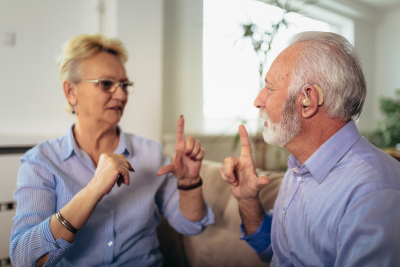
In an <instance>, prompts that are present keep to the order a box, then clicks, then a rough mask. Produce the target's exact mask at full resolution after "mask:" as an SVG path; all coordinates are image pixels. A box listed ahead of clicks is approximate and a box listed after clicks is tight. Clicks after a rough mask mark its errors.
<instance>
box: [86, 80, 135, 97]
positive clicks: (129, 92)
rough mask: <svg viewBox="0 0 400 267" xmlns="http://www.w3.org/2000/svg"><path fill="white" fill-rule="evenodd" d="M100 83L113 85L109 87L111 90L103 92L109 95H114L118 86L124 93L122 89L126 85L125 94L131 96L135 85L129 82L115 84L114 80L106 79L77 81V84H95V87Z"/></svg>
mask: <svg viewBox="0 0 400 267" xmlns="http://www.w3.org/2000/svg"><path fill="white" fill-rule="evenodd" d="M101 81H110V82H113V85H112V86H111V87H112V88H114V89H113V90H110V91H105V90H103V91H104V92H107V93H110V94H113V93H115V92H116V91H117V89H118V87H119V86H121V89H122V91H124V90H123V87H122V85H123V84H127V85H128V88H127V92H128V93H127V94H131V93H132V92H133V86H134V85H135V83H134V82H131V81H125V82H117V81H116V80H113V79H107V78H100V79H95V80H81V81H79V82H85V83H97V85H100V82H101ZM129 86H130V87H131V89H129ZM124 92H125V91H124Z"/></svg>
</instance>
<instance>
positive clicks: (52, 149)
mask: <svg viewBox="0 0 400 267" xmlns="http://www.w3.org/2000/svg"><path fill="white" fill-rule="evenodd" d="M64 139H65V136H60V137H57V138H54V139H48V140H45V141H43V142H41V143H39V144H37V145H36V146H34V147H32V148H31V149H29V150H28V151H27V152H26V153H25V154H24V155H22V157H21V161H29V162H33V163H35V162H36V163H39V162H43V161H48V160H54V159H57V158H61V152H62V149H63V146H64Z"/></svg>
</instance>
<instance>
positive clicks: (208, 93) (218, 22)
mask: <svg viewBox="0 0 400 267" xmlns="http://www.w3.org/2000/svg"><path fill="white" fill-rule="evenodd" d="M203 14H204V19H203V22H204V25H203V98H204V107H203V118H204V133H206V134H221V133H235V132H236V131H237V126H238V125H239V124H240V123H241V122H240V121H242V120H246V121H247V123H246V128H247V129H248V131H249V132H255V131H257V129H258V128H259V125H258V124H259V120H258V110H257V109H256V108H255V107H254V106H253V102H254V99H255V98H256V96H257V94H258V92H259V91H260V76H259V74H258V64H259V61H258V58H257V56H256V54H255V52H254V50H253V47H252V45H251V43H250V40H248V39H243V38H240V36H241V34H242V30H241V27H240V24H241V23H249V22H250V21H251V22H253V23H255V24H257V25H258V26H259V27H263V28H264V27H265V29H267V28H269V27H270V25H271V21H273V22H275V21H278V20H280V19H281V16H282V11H281V9H279V8H277V7H275V6H271V5H267V4H265V3H263V2H259V1H250V0H204V13H203ZM286 18H287V20H288V21H289V22H291V23H292V24H291V26H290V27H289V28H288V29H286V28H281V29H280V30H279V32H278V34H277V35H276V36H275V38H274V41H273V43H272V49H271V50H270V52H269V53H268V58H267V64H266V67H265V69H264V74H263V75H264V76H265V73H266V71H267V70H268V69H269V67H270V65H271V63H272V61H273V60H274V59H275V57H276V56H277V55H278V54H279V53H280V52H281V51H282V50H283V49H284V48H285V47H286V44H287V41H288V39H289V38H290V37H291V36H293V35H294V34H295V33H298V32H302V31H331V32H337V28H336V27H334V26H333V25H330V24H328V23H326V22H323V21H319V20H315V19H311V18H308V17H305V16H302V15H300V14H296V13H289V14H287V15H286Z"/></svg>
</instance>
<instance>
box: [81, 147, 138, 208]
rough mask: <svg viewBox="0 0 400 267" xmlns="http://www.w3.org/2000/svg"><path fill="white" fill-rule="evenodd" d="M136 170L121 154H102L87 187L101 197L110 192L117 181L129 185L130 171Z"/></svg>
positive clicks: (119, 183)
mask: <svg viewBox="0 0 400 267" xmlns="http://www.w3.org/2000/svg"><path fill="white" fill-rule="evenodd" d="M130 171H131V172H132V171H134V169H133V168H132V166H131V164H130V163H129V161H128V160H127V159H126V158H125V156H124V155H121V154H101V155H100V159H99V164H98V165H97V168H96V172H95V174H94V177H93V179H92V180H91V181H90V183H89V184H88V186H87V188H88V189H89V190H90V191H92V192H94V194H95V195H96V196H97V197H98V198H99V201H100V200H101V199H102V198H103V196H105V195H107V194H108V193H110V191H111V189H112V188H113V187H114V185H115V183H117V184H118V186H120V185H121V184H122V183H124V184H126V185H129V182H130V178H129V172H130Z"/></svg>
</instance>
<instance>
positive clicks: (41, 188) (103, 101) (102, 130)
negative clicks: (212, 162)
mask: <svg viewBox="0 0 400 267" xmlns="http://www.w3.org/2000/svg"><path fill="white" fill-rule="evenodd" d="M126 61H127V52H126V50H125V48H124V46H123V44H122V43H121V42H120V41H119V40H117V39H108V38H106V37H105V36H103V35H100V34H96V35H79V36H77V37H75V38H72V39H71V40H69V41H68V42H67V43H66V45H65V46H64V49H63V53H62V56H61V60H60V62H59V67H60V76H61V79H62V80H63V83H62V86H63V89H64V94H65V97H66V98H67V100H68V102H69V104H70V105H71V108H72V113H74V114H76V123H75V124H74V125H72V126H71V127H70V129H69V130H68V131H67V133H66V134H65V135H64V136H61V137H59V138H57V139H53V140H48V141H45V142H43V143H41V144H39V145H37V146H36V147H34V148H32V149H31V150H29V151H28V152H27V153H26V154H25V155H23V156H22V158H21V168H20V171H19V174H18V189H17V190H16V191H15V193H14V198H15V200H16V202H17V204H18V206H17V214H16V216H15V217H14V219H13V220H14V226H13V229H12V235H11V239H10V240H11V246H10V254H11V261H12V263H13V264H14V265H15V266H133V265H134V266H161V265H162V256H161V254H160V252H159V251H158V240H157V235H156V226H157V225H158V224H159V222H160V217H159V213H160V214H161V215H163V216H164V217H165V218H166V219H167V220H168V222H169V223H170V225H171V226H173V227H174V228H175V229H176V230H177V231H178V232H180V233H183V234H185V235H195V234H199V233H201V232H202V231H203V230H204V228H205V227H206V225H208V224H210V223H212V222H213V213H212V211H211V210H210V208H209V206H208V205H206V203H205V202H204V199H203V194H202V187H201V184H202V180H201V177H200V176H199V170H200V166H201V162H202V159H203V156H204V150H203V149H201V147H200V142H199V141H196V140H194V138H193V137H188V138H187V139H186V140H185V139H184V132H183V128H184V119H183V117H182V116H181V117H180V118H179V119H178V126H177V134H176V148H175V156H174V160H173V162H172V163H170V161H169V159H168V158H167V157H166V156H165V155H163V154H162V152H161V146H160V144H159V143H157V142H155V141H152V140H148V139H146V138H142V137H138V136H136V135H132V134H127V133H124V132H123V131H122V130H121V129H120V128H119V127H118V122H119V121H120V119H121V117H122V114H123V111H124V108H125V105H126V103H127V101H128V93H129V92H130V91H131V88H132V86H133V83H132V82H130V81H129V79H128V77H127V75H126V71H125V67H124V63H125V62H126ZM122 183H123V184H125V185H123V186H121V184H122ZM127 185H129V186H127ZM156 206H157V208H158V211H157V208H156ZM158 212H159V213H158Z"/></svg>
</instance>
